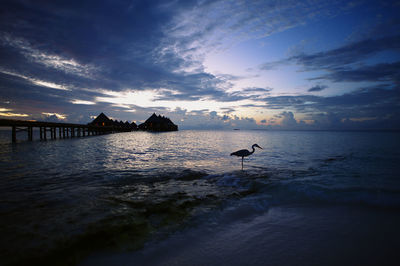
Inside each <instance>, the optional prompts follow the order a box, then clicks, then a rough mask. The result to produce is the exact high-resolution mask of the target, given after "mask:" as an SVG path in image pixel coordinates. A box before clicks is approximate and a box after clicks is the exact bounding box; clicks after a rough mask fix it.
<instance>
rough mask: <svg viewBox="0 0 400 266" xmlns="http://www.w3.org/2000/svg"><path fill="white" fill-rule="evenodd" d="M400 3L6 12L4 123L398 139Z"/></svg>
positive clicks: (186, 4)
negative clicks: (168, 126)
mask: <svg viewBox="0 0 400 266" xmlns="http://www.w3.org/2000/svg"><path fill="white" fill-rule="evenodd" d="M398 14H400V1H363V0H359V1H358V0H356V1H336V0H332V1H325V0H321V1H320V0H312V1H311V0H310V1H297V0H294V1H292V0H288V1H281V0H277V1H258V0H253V1H242V0H232V1H231V0H220V1H218V0H217V1H208V0H202V1H201V0H198V1H195V0H193V1H192V0H175V1H152V0H142V1H124V0H112V1H111V0H110V1H73V0H69V1H55V0H53V1H34V0H32V1H23V0H12V1H1V5H0V119H1V118H7V119H24V120H39V121H57V122H71V123H88V122H90V121H91V120H92V119H93V118H94V117H96V116H97V115H98V114H99V113H101V112H104V113H105V114H106V115H107V116H109V117H110V118H112V119H117V120H123V121H126V120H128V121H135V122H136V123H138V124H140V123H141V122H143V121H144V120H146V119H147V118H148V117H149V116H150V115H151V114H152V113H153V112H155V113H157V114H161V115H165V116H167V117H170V118H171V120H172V121H173V122H174V123H175V124H177V125H178V126H179V128H180V129H233V128H240V129H271V130H273V129H277V130H398V129H400V86H399V85H400V16H398Z"/></svg>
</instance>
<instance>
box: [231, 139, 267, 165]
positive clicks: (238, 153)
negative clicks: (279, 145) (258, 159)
mask: <svg viewBox="0 0 400 266" xmlns="http://www.w3.org/2000/svg"><path fill="white" fill-rule="evenodd" d="M254 147H257V148H260V149H262V148H261V147H260V146H258V144H253V146H251V148H252V149H253V151H251V152H250V151H249V150H246V149H243V150H238V151H235V152H232V153H231V156H232V155H235V156H238V157H242V170H243V159H244V157H247V156H249V155H252V154H253V153H254V151H255V150H256V149H254Z"/></svg>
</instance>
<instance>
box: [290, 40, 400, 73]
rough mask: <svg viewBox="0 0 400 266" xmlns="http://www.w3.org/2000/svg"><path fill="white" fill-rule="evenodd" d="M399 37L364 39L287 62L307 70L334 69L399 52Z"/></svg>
mask: <svg viewBox="0 0 400 266" xmlns="http://www.w3.org/2000/svg"><path fill="white" fill-rule="evenodd" d="M399 50H400V35H396V36H388V37H383V38H379V39H366V40H362V41H358V42H355V43H351V44H348V45H344V46H342V47H339V48H337V49H333V50H328V51H323V52H319V53H315V54H299V55H295V56H292V57H290V58H288V61H291V62H295V63H296V64H299V65H302V66H304V67H305V68H306V69H307V70H320V69H321V68H322V69H330V70H332V69H336V68H341V67H343V66H345V65H353V64H355V63H357V62H360V61H362V60H365V59H367V58H369V57H371V56H373V55H376V54H378V53H379V52H383V51H399Z"/></svg>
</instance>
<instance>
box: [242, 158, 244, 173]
mask: <svg viewBox="0 0 400 266" xmlns="http://www.w3.org/2000/svg"><path fill="white" fill-rule="evenodd" d="M243 159H244V157H242V171H243Z"/></svg>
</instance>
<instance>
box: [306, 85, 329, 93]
mask: <svg viewBox="0 0 400 266" xmlns="http://www.w3.org/2000/svg"><path fill="white" fill-rule="evenodd" d="M326 88H328V86H325V85H315V86H314V87H311V88H309V89H308V90H307V91H308V92H316V91H322V90H325V89H326Z"/></svg>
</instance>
